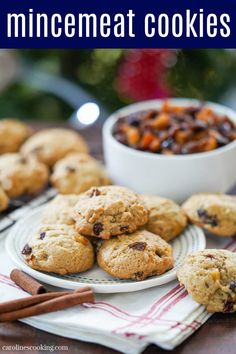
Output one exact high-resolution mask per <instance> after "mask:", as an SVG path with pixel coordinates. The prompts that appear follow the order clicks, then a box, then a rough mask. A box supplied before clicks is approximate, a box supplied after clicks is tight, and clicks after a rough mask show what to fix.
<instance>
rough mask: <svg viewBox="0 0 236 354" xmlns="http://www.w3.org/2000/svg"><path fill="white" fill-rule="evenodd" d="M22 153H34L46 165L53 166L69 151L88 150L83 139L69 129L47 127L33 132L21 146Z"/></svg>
mask: <svg viewBox="0 0 236 354" xmlns="http://www.w3.org/2000/svg"><path fill="white" fill-rule="evenodd" d="M21 152H22V154H24V155H26V156H27V155H34V156H35V157H37V159H38V160H39V161H41V162H43V163H45V164H46V165H48V166H50V167H51V166H53V165H54V164H55V163H56V162H57V161H58V160H60V159H62V158H63V157H64V156H66V155H67V154H68V153H70V152H88V146H87V143H86V142H85V140H84V139H83V138H82V137H81V136H80V135H79V134H78V133H76V132H75V131H73V130H69V129H61V128H56V129H47V130H41V131H40V132H38V133H36V134H34V135H33V136H32V137H31V138H30V139H28V140H27V141H26V143H25V144H24V145H23V146H22V148H21Z"/></svg>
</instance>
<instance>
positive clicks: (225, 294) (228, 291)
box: [177, 249, 236, 312]
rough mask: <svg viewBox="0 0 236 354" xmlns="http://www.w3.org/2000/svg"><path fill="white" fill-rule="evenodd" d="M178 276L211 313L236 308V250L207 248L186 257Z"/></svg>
mask: <svg viewBox="0 0 236 354" xmlns="http://www.w3.org/2000/svg"><path fill="white" fill-rule="evenodd" d="M177 277H178V279H179V281H180V283H181V284H183V285H184V286H185V288H186V289H187V291H188V292H189V294H190V295H191V296H192V298H193V299H194V300H195V301H197V302H198V303H199V304H202V305H204V306H206V309H207V311H209V312H234V311H236V253H233V252H230V251H227V250H216V249H206V250H204V251H197V252H194V253H192V254H190V255H189V256H187V257H186V259H185V261H184V263H183V264H182V266H181V267H180V268H179V269H178V271H177Z"/></svg>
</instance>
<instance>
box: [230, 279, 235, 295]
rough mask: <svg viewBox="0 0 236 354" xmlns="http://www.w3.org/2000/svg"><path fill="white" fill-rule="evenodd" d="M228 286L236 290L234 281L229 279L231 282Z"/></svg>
mask: <svg viewBox="0 0 236 354" xmlns="http://www.w3.org/2000/svg"><path fill="white" fill-rule="evenodd" d="M229 288H230V290H232V291H233V292H236V281H234V280H231V282H230V283H229Z"/></svg>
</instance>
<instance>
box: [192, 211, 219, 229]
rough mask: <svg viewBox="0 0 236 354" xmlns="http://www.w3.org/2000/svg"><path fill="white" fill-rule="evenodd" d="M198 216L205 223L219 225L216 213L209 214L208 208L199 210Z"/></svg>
mask: <svg viewBox="0 0 236 354" xmlns="http://www.w3.org/2000/svg"><path fill="white" fill-rule="evenodd" d="M197 214H198V217H199V218H200V219H201V220H202V222H203V223H204V224H207V225H211V226H213V227H216V226H218V225H219V221H218V218H217V216H216V215H209V214H208V213H207V211H206V210H204V209H203V208H200V209H198V210H197Z"/></svg>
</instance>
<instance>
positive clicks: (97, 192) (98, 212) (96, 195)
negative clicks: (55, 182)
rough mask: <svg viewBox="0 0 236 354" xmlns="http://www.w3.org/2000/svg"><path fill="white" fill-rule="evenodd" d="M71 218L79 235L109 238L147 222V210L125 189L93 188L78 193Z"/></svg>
mask: <svg viewBox="0 0 236 354" xmlns="http://www.w3.org/2000/svg"><path fill="white" fill-rule="evenodd" d="M73 218H74V220H75V222H76V228H77V230H78V231H79V232H80V233H81V234H82V235H86V236H94V237H99V238H103V239H108V238H110V237H111V236H117V235H121V234H123V233H127V234H130V233H132V232H134V231H136V230H137V229H138V228H139V227H140V226H142V225H144V224H145V223H146V222H147V221H148V209H147V208H146V206H145V205H144V202H143V201H142V200H141V198H140V197H139V196H138V195H137V194H136V193H134V192H133V191H131V190H129V189H128V188H125V187H120V186H102V187H92V188H90V189H89V190H88V191H86V192H85V193H82V194H80V195H79V198H78V202H77V204H76V206H75V208H74V213H73Z"/></svg>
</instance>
